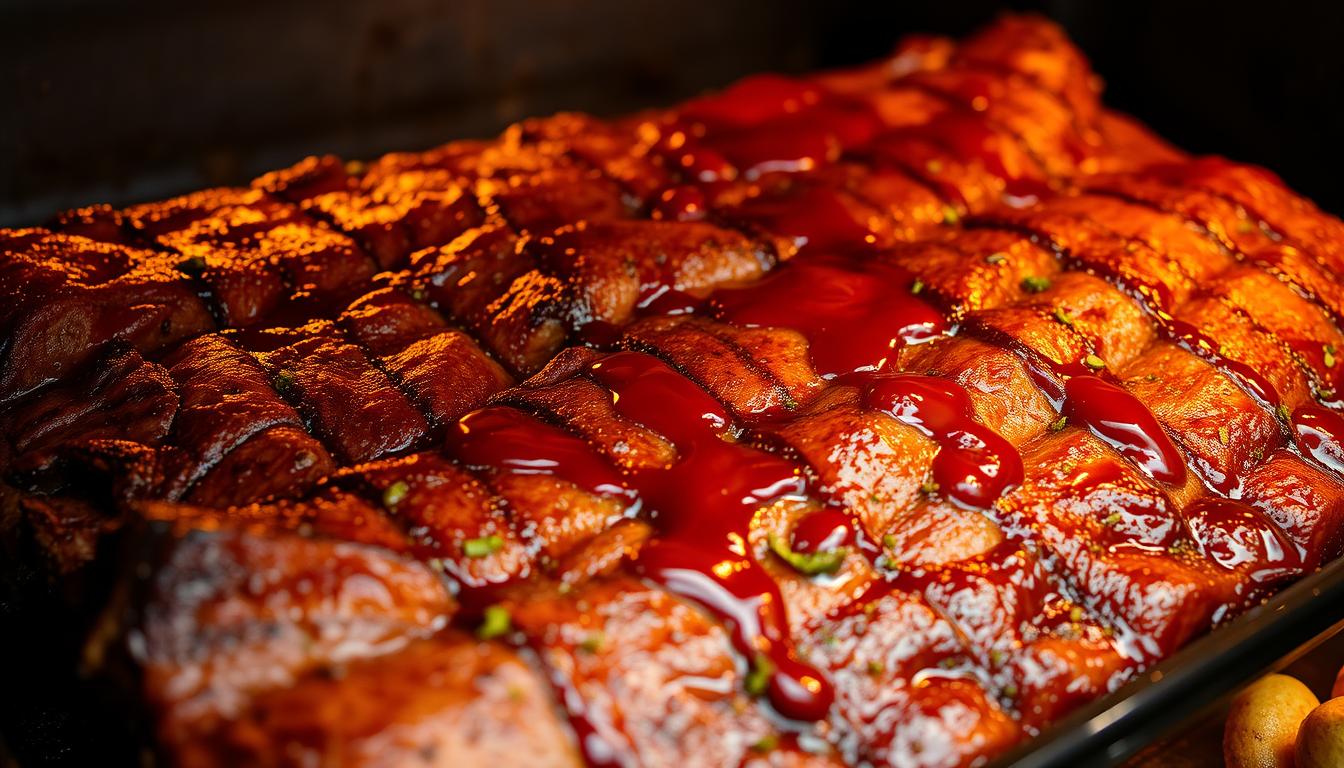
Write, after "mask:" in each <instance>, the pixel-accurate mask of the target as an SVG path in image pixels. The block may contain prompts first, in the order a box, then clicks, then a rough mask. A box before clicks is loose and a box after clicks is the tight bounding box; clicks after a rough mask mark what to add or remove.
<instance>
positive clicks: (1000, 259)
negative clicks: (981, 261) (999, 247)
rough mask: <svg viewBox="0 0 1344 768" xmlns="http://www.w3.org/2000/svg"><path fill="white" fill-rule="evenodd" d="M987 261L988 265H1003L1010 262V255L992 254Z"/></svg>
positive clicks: (986, 258)
mask: <svg viewBox="0 0 1344 768" xmlns="http://www.w3.org/2000/svg"><path fill="white" fill-rule="evenodd" d="M985 261H986V262H988V263H990V264H1002V263H1004V262H1006V261H1008V254H1006V253H991V254H989V255H988V256H986V257H985Z"/></svg>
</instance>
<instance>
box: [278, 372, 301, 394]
mask: <svg viewBox="0 0 1344 768" xmlns="http://www.w3.org/2000/svg"><path fill="white" fill-rule="evenodd" d="M297 381H298V378H297V377H296V376H295V375H294V372H293V371H291V370H289V369H288V368H281V369H280V370H279V371H278V372H277V373H276V374H275V390H276V391H277V392H279V393H280V394H282V395H283V394H286V393H288V392H289V391H290V390H292V389H294V384H295V383H296V382H297Z"/></svg>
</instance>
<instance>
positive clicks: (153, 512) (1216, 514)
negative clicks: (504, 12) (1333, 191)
mask: <svg viewBox="0 0 1344 768" xmlns="http://www.w3.org/2000/svg"><path fill="white" fill-rule="evenodd" d="M1342 273H1344V223H1341V222H1340V221H1339V220H1337V219H1335V218H1333V217H1331V216H1330V215H1328V214H1326V213H1323V212H1322V211H1320V210H1319V209H1317V208H1316V207H1315V206H1314V205H1312V204H1311V203H1310V202H1309V201H1306V200H1304V199H1302V198H1301V197H1299V196H1297V195H1295V194H1294V193H1292V192H1291V191H1290V190H1288V189H1287V188H1286V187H1284V186H1283V184H1282V183H1281V182H1279V181H1278V179H1276V178H1275V177H1273V176H1272V175H1271V174H1269V173H1268V172H1265V171H1262V170H1260V169H1256V168H1251V167H1248V166H1243V165H1238V164H1235V163H1232V162H1230V161H1226V160H1222V159H1217V158H1190V157H1187V156H1185V155H1184V154H1183V153H1181V152H1180V151H1178V150H1176V149H1174V148H1172V147H1170V146H1168V145H1166V144H1165V143H1163V142H1161V141H1160V140H1159V139H1157V138H1155V137H1153V136H1152V135H1150V134H1149V133H1148V132H1147V130H1146V129H1144V128H1143V127H1142V126H1139V125H1137V124H1135V123H1133V122H1132V121H1130V120H1129V119H1128V118H1125V117H1123V116H1120V115H1117V114H1114V113H1111V112H1109V111H1107V110H1106V109H1105V108H1104V107H1102V106H1101V104H1100V102H1099V93H1098V81H1097V79H1096V78H1095V77H1094V76H1093V75H1092V73H1091V71H1090V70H1089V68H1088V65H1087V63H1086V61H1085V60H1084V58H1083V57H1082V55H1081V54H1080V53H1079V52H1078V51H1077V50H1076V49H1075V48H1074V47H1073V46H1072V45H1071V44H1070V43H1069V42H1068V41H1067V40H1066V39H1065V38H1064V37H1063V35H1062V33H1061V32H1060V30H1058V29H1057V28H1056V27H1054V26H1053V25H1051V24H1049V23H1047V22H1044V21H1042V20H1039V19H1035V18H1030V17H1005V18H1004V19H1002V20H1000V21H999V22H997V23H995V24H993V25H991V26H990V27H988V28H986V29H984V30H982V31H980V32H978V33H976V34H975V35H973V36H972V37H970V38H968V39H967V40H965V41H963V42H961V43H956V42H954V41H951V40H948V39H943V38H913V39H911V40H908V41H905V42H904V43H902V44H901V46H900V47H899V48H898V49H897V50H896V51H895V52H893V54H892V56H891V57H889V58H888V59H887V60H884V61H882V62H878V63H875V64H873V65H870V66H867V67H860V68H857V69H853V70H847V71H841V72H829V73H822V74H819V75H815V76H811V77H785V76H779V75H762V76H756V77H751V78H747V79H745V80H743V81H741V82H739V83H737V84H735V85H733V86H731V87H729V88H727V89H725V90H724V91H721V92H718V93H714V94H709V95H706V96H703V97H700V98H697V99H694V100H692V101H690V102H687V103H684V104H681V105H679V106H676V107H673V108H671V109H667V110H661V111H651V112H647V113H643V114H640V115H636V116H632V117H628V118H620V119H615V120H599V119H597V118H593V117H589V116H586V115H579V114H560V115H555V116H552V117H548V118H538V119H532V120H528V121H525V122H522V123H519V124H517V125H515V126H512V127H511V128H509V129H508V130H506V131H505V132H504V133H503V134H502V135H501V136H500V137H498V138H497V139H492V140H487V141H474V142H455V143H452V144H448V145H444V146H442V147H439V148H436V149H432V150H429V151H427V152H421V153H405V154H393V155H388V156H386V157H383V158H380V159H378V160H375V161H373V162H370V163H345V162H343V161H341V160H340V159H338V158H334V157H320V158H309V159H307V160H305V161H302V162H301V163H299V164H297V165H295V166H293V167H291V168H288V169H283V170H279V171H276V172H273V173H270V174H267V175H265V176H263V177H261V178H260V179H257V180H256V181H255V182H254V183H253V184H252V185H251V186H250V187H247V188H228V189H214V190H205V191H202V192H197V193H193V194H189V195H184V196H181V197H178V198H174V199H172V200H167V201H161V202H153V203H146V204H144V205H139V206H134V207H131V208H128V209H124V210H114V209H112V208H110V207H106V206H94V207H90V208H85V209H81V210H78V211H70V212H67V213H64V214H61V215H60V216H58V217H57V218H56V219H55V221H54V222H53V223H52V224H51V225H50V228H49V229H23V230H13V231H6V232H0V295H2V296H3V297H5V298H6V299H7V301H6V302H5V305H4V306H3V307H0V334H2V336H0V424H3V427H4V444H3V445H2V446H0V465H2V466H3V471H4V480H5V482H6V484H7V485H6V486H5V494H4V500H5V502H6V509H11V508H12V509H13V510H15V514H17V515H20V516H22V519H23V521H24V526H25V530H27V531H29V532H30V533H31V538H32V539H33V542H34V544H35V546H36V547H37V548H38V549H39V550H40V554H41V555H43V556H45V557H46V558H47V560H48V561H49V562H50V564H51V565H53V566H54V568H55V570H57V571H59V572H60V573H62V574H66V575H68V576H70V577H71V578H72V579H73V578H78V577H79V576H80V575H81V574H83V573H89V572H94V571H93V570H92V569H93V568H95V567H98V566H100V565H103V564H107V563H110V564H111V565H112V566H113V568H112V569H111V570H115V571H116V572H117V573H119V574H121V575H120V576H119V577H118V578H117V579H116V580H115V586H114V588H113V598H112V599H111V601H110V605H109V606H108V607H107V608H106V609H105V610H104V611H103V612H102V614H101V618H100V620H99V623H98V625H97V631H96V632H95V633H94V637H93V639H92V640H91V642H90V644H89V648H88V653H87V654H86V656H87V657H88V659H87V660H88V661H90V663H91V664H92V665H93V666H94V667H96V668H97V669H98V670H99V671H102V672H105V673H108V674H110V675H116V674H118V673H121V672H125V671H127V669H126V665H129V669H130V671H131V672H133V675H131V676H130V677H129V678H127V679H135V680H137V681H139V687H138V688H137V690H136V691H135V692H134V696H135V699H136V701H139V702H141V703H142V704H143V705H144V708H145V709H146V711H147V712H148V715H149V718H150V720H151V721H152V727H151V728H150V730H152V731H153V733H154V734H155V736H154V738H155V739H156V742H155V744H154V747H155V748H156V749H157V751H158V753H159V754H161V755H162V756H163V757H164V758H165V759H166V761H167V762H169V763H172V764H180V765H231V764H238V763H247V764H253V763H255V764H260V765H282V764H283V765H290V764H293V765H316V764H336V763H340V764H350V765H378V764H397V765H401V764H406V765H417V764H425V765H440V764H442V765H466V764H471V765H475V764H488V763H500V764H506V763H507V764H513V763H519V762H522V763H526V764H529V765H552V764H554V765H576V764H581V763H584V762H586V763H588V764H594V765H633V764H640V765H667V766H677V765H744V766H781V767H783V766H835V765H890V766H928V767H929V768H933V767H934V766H940V767H941V766H960V765H976V764H983V763H984V762H985V761H987V760H989V759H992V758H993V757H994V756H995V755H998V754H1001V753H1003V752H1004V751H1005V750H1007V749H1009V748H1010V747H1012V746H1013V745H1015V744H1018V743H1019V742H1021V741H1023V740H1024V739H1028V738H1030V737H1032V736H1034V735H1035V734H1036V733H1038V732H1039V731H1040V730H1041V729H1043V728H1045V727H1046V726H1048V725H1049V724H1050V723H1051V722H1052V721H1054V720H1056V719H1058V718H1060V717H1062V716H1063V715H1065V714H1067V713H1068V712H1069V711H1071V710H1072V709H1074V708H1076V707H1078V706H1080V705H1082V704H1084V703H1086V702H1088V701H1091V700H1093V699H1096V698H1098V697H1100V696H1103V695H1104V694H1106V693H1107V692H1109V691H1113V690H1115V689H1116V688H1117V687H1119V686H1120V685H1121V684H1122V683H1124V682H1125V681H1126V680H1129V679H1131V678H1132V677H1134V676H1136V675H1137V674H1139V673H1140V672H1141V671H1142V670H1143V669H1144V668H1145V667H1146V666H1147V665H1149V664H1151V663H1153V662H1155V661H1156V660H1158V659H1160V658H1162V657H1164V656H1167V655H1169V654H1171V653H1173V652H1175V651H1176V650H1177V649H1179V648H1181V647H1182V646H1184V645H1185V644H1186V643H1188V642H1189V641H1190V640H1192V639H1193V638H1195V637H1198V636H1199V635H1201V634H1203V633H1205V632H1207V631H1210V630H1212V629H1215V628H1216V627H1217V626H1219V625H1220V624H1222V623H1225V622H1226V621H1228V620H1230V619H1231V618H1233V617H1235V616H1236V615H1237V614H1239V613H1240V612H1242V611H1244V610H1246V609H1248V608H1250V607H1252V606H1254V605H1256V604H1257V603H1259V602H1260V601H1261V600H1263V599H1264V598H1265V597H1266V596H1268V595H1269V594H1271V593H1272V592H1273V591H1275V590H1276V589H1278V588H1280V587H1281V586H1283V585H1284V584H1286V583H1288V582H1290V581H1292V580H1293V579H1296V578H1298V577H1300V576H1302V575H1303V574H1305V573H1308V572H1310V571H1312V570H1314V569H1316V568H1319V567H1321V566H1322V565H1324V564H1326V563H1328V562H1329V561H1331V560H1333V559H1334V558H1336V557H1338V556H1339V555H1340V554H1341V553H1344V447H1342V446H1344V442H1341V441H1342V440H1344V420H1342V418H1344V415H1342V414H1341V409H1342V408H1344V399H1341V396H1340V392H1344V389H1341V388H1342V387H1344V365H1342V364H1341V362H1340V360H1341V355H1344V330H1342V329H1344V324H1342V321H1344V289H1342V288H1341V287H1340V286H1341V284H1342V283H1341V280H1340V275H1341V274H1342ZM11 502H12V503H11ZM114 533H115V534H116V535H115V536H113V534H114ZM86 569H87V570H86ZM97 572H98V573H103V572H107V571H97ZM473 633H474V634H473Z"/></svg>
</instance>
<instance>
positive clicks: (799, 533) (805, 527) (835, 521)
mask: <svg viewBox="0 0 1344 768" xmlns="http://www.w3.org/2000/svg"><path fill="white" fill-rule="evenodd" d="M853 538H854V523H853V522H852V521H851V520H850V519H849V515H846V514H845V513H843V512H839V511H837V510H834V509H819V510H817V511H816V512H812V513H810V514H808V515H806V516H804V517H803V519H801V520H799V521H798V523H797V524H796V525H795V526H793V533H792V537H791V539H790V541H789V546H790V548H791V549H793V551H794V552H803V553H806V554H812V553H816V552H826V551H829V550H834V549H838V548H840V547H843V546H846V545H848V544H849V542H850V540H851V539H853Z"/></svg>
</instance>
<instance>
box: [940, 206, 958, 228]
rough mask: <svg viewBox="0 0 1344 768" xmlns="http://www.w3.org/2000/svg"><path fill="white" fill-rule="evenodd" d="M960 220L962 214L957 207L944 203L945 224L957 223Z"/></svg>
mask: <svg viewBox="0 0 1344 768" xmlns="http://www.w3.org/2000/svg"><path fill="white" fill-rule="evenodd" d="M960 220H961V214H959V213H957V209H956V208H953V207H952V206H950V205H944V206H943V223H944V224H956V223H957V222H958V221H960Z"/></svg>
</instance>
